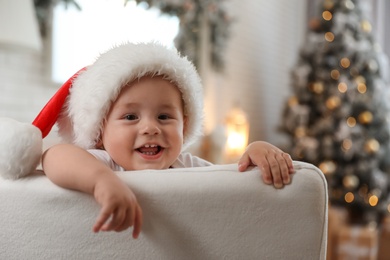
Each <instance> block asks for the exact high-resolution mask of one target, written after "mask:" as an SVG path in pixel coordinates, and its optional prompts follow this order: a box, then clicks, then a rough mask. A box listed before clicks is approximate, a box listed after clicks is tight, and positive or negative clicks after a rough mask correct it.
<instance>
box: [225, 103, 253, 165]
mask: <svg viewBox="0 0 390 260" xmlns="http://www.w3.org/2000/svg"><path fill="white" fill-rule="evenodd" d="M225 126H226V134H227V141H226V150H225V154H226V159H225V160H226V162H235V161H237V160H238V159H239V157H240V156H241V155H242V154H243V153H244V151H245V148H246V146H247V145H248V136H249V122H248V119H247V116H246V114H245V113H244V111H242V110H241V109H240V108H238V107H234V108H233V109H232V110H231V111H230V112H229V115H228V116H227V117H226V123H225Z"/></svg>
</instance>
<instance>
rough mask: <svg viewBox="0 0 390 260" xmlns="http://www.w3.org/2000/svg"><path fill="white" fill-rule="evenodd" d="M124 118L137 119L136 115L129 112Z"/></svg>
mask: <svg viewBox="0 0 390 260" xmlns="http://www.w3.org/2000/svg"><path fill="white" fill-rule="evenodd" d="M124 118H125V119H126V120H137V119H138V117H137V116H136V115H131V114H129V115H125V117H124Z"/></svg>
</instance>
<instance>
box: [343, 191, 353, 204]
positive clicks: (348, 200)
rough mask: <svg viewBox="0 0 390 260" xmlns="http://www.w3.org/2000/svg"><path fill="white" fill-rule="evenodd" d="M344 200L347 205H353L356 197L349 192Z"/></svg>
mask: <svg viewBox="0 0 390 260" xmlns="http://www.w3.org/2000/svg"><path fill="white" fill-rule="evenodd" d="M344 199H345V201H346V202H347V203H351V202H352V201H354V199H355V196H354V195H353V193H352V192H347V194H345V196H344Z"/></svg>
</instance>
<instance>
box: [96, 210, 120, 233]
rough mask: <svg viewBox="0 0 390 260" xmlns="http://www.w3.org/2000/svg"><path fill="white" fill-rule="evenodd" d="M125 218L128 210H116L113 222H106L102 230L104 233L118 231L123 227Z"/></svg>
mask: <svg viewBox="0 0 390 260" xmlns="http://www.w3.org/2000/svg"><path fill="white" fill-rule="evenodd" d="M125 216H126V210H123V209H121V208H118V209H116V210H115V211H114V213H113V214H112V218H111V220H110V221H106V223H105V224H104V225H103V227H102V230H103V231H111V230H116V229H117V228H119V227H120V226H121V225H122V223H123V221H124V220H125Z"/></svg>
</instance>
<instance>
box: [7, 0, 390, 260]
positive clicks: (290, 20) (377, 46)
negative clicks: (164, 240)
mask: <svg viewBox="0 0 390 260" xmlns="http://www.w3.org/2000/svg"><path fill="white" fill-rule="evenodd" d="M389 12H390V1H386V0H375V1H370V0H314V1H313V0H289V1H267V0H256V1H252V0H221V1H219V0H210V1H194V0H182V1H177V0H164V1H140V0H110V1H108V0H94V1H91V0H59V1H55V0H35V1H33V0H13V1H7V0H0V78H1V81H0V93H1V94H0V117H11V118H14V119H16V120H18V121H22V122H32V120H33V119H34V118H35V116H36V115H37V114H38V113H39V111H40V110H41V109H42V107H43V106H44V105H45V104H46V102H47V101H48V100H49V99H50V98H51V97H52V95H53V94H54V93H55V92H56V90H57V89H58V88H59V87H60V86H61V84H62V83H63V82H65V81H66V80H67V79H68V78H69V77H70V76H71V75H73V73H75V72H76V71H78V70H79V69H80V68H82V67H84V66H86V65H88V64H90V63H92V62H93V61H94V59H95V58H96V57H97V56H98V55H99V53H101V52H104V51H105V50H107V49H109V48H110V47H112V46H115V45H116V44H119V43H121V42H125V41H132V42H140V41H151V40H154V41H159V42H161V43H163V44H164V45H167V46H169V47H174V46H175V47H177V48H178V49H179V51H180V52H181V53H182V54H183V55H186V56H188V58H189V59H190V60H192V61H193V62H194V63H195V65H196V67H197V69H198V71H199V73H200V75H201V78H202V81H203V86H204V98H205V115H206V117H205V121H204V138H203V139H202V141H201V142H199V143H197V144H196V145H194V146H193V147H191V149H192V152H193V153H195V154H197V155H199V156H201V157H204V158H206V159H208V160H210V161H212V162H215V163H230V162H234V161H236V160H237V159H238V158H237V154H240V153H241V151H242V149H243V147H245V146H246V144H247V143H248V142H251V141H254V140H264V141H268V142H270V143H272V144H275V145H277V146H279V147H280V148H282V149H284V150H286V151H287V152H289V153H291V154H292V156H293V158H294V159H296V160H302V161H307V162H310V163H313V164H315V165H316V166H317V167H319V168H320V169H321V170H322V171H323V172H324V173H325V175H326V176H327V179H328V182H329V194H330V198H331V200H330V204H331V205H332V208H330V210H329V212H330V215H329V221H330V222H329V243H328V258H329V259H338V258H337V257H340V259H345V258H342V257H346V256H348V254H349V255H353V254H357V253H359V254H366V255H367V257H366V258H364V259H376V257H383V256H386V257H389V258H390V251H389V250H388V249H386V250H387V251H386V250H385V249H384V247H383V246H382V245H384V244H385V243H390V217H389V216H388V215H389V212H390V152H389V151H390V149H389V147H390V145H389V141H388V138H387V136H390V134H389V133H390V130H388V129H389V116H390V114H389V113H390V111H389V108H388V105H387V104H386V103H387V102H388V100H389V99H388V97H389V96H388V94H387V93H388V89H389V87H390V82H389V80H390V76H389V75H390V67H389V64H388V57H389V56H390V29H389V24H390V17H389V16H385V14H387V13H389ZM329 33H331V34H329ZM359 66H360V67H359ZM314 72H315V73H314ZM346 72H348V74H343V73H346ZM336 83H337V84H336ZM333 85H335V87H334V89H333ZM355 85H356V86H355ZM354 88H356V89H357V90H358V93H360V94H356V93H357V92H356V91H355V89H354ZM363 89H364V90H363ZM353 91H355V92H356V93H355V92H353ZM346 93H349V94H348V97H346V96H347V94H346ZM364 93H367V95H365V94H364ZM359 95H360V96H359ZM356 96H358V97H361V99H362V100H364V102H363V101H361V103H362V104H363V103H364V104H367V105H364V106H363V105H361V104H360V103H358V102H357V101H356V99H352V97H356ZM351 100H352V101H351ZM386 100H387V102H386ZM380 102H382V103H380ZM356 104H358V105H356ZM324 110H326V111H327V113H324V114H321V113H322V112H323V111H324ZM313 111H318V113H317V112H316V114H315V115H312V114H310V113H312V112H313ZM345 111H350V112H351V114H353V115H354V116H345V113H346V112H345ZM309 115H310V116H309ZM344 117H345V118H344ZM344 119H345V120H344ZM354 120H355V121H354ZM344 121H345V122H346V124H344V125H343V123H344ZM355 126H356V127H355ZM357 129H360V130H359V131H361V129H367V135H366V134H365V133H366V132H363V133H364V134H361V133H362V132H359V133H358V134H361V135H358V134H357V132H358V130H357ZM372 129H374V130H375V129H381V133H378V131H376V130H375V131H374V130H372ZM55 142H58V137H57V135H56V133H55V131H52V132H51V134H50V135H49V136H48V137H47V138H45V140H44V148H47V147H49V146H50V145H52V144H53V143H55ZM327 145H328V146H327ZM329 147H330V148H329ZM361 147H363V148H361ZM328 148H329V149H328ZM360 148H361V149H360ZM327 149H328V150H327ZM323 151H327V153H325V152H323ZM358 161H360V162H364V165H363V166H361V165H360V164H358V163H357V162H358ZM363 172H364V173H363ZM336 219H337V221H336ZM356 219H357V221H356ZM355 226H358V227H359V229H358V231H359V232H358V233H356V234H355V233H354V234H352V233H351V232H352V231H351V230H352V227H355ZM354 230H355V229H354ZM386 241H387V242H386ZM351 248H352V249H353V250H350V249H351ZM362 252H363V253H362ZM370 257H374V258H370ZM362 259H363V258H362ZM383 259H385V258H383Z"/></svg>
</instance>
